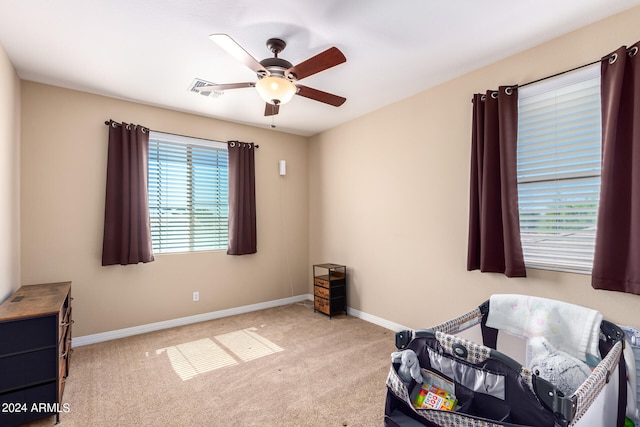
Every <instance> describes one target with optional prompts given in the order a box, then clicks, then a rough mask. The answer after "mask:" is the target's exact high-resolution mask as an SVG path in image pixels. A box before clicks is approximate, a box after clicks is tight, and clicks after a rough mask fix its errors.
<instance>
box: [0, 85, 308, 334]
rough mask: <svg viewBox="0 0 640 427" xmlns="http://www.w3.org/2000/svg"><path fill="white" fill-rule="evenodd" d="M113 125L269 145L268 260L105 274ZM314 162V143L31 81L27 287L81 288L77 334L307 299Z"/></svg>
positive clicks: (26, 127) (263, 253) (165, 265)
mask: <svg viewBox="0 0 640 427" xmlns="http://www.w3.org/2000/svg"><path fill="white" fill-rule="evenodd" d="M108 119H113V120H116V121H124V122H128V123H138V124H142V125H144V126H147V127H149V128H151V129H153V130H158V131H165V132H171V133H177V134H185V135H190V136H195V137H202V138H208V139H215V140H222V141H227V140H231V139H235V140H241V141H251V142H255V143H257V144H259V145H260V148H259V149H258V150H257V152H256V190H257V191H256V192H257V210H258V212H257V214H258V224H257V226H258V253H257V254H254V255H246V256H240V257H234V256H228V255H226V252H225V251H211V252H200V253H187V254H169V255H156V261H155V262H151V263H148V264H139V265H130V266H109V267H102V266H101V251H102V227H103V218H104V193H105V175H106V172H105V171H106V160H107V135H108V128H107V126H105V125H104V121H105V120H108ZM281 159H284V160H287V175H286V176H284V177H280V176H279V174H278V160H281ZM307 159H308V156H307V144H306V138H303V137H298V136H294V135H288V134H284V133H279V132H275V131H272V130H270V129H266V128H265V129H261V128H256V127H249V126H244V125H239V124H232V123H227V122H221V121H217V120H213V119H209V118H205V117H199V116H194V115H190V114H184V113H179V112H174V111H169V110H164V109H160V108H154V107H149V106H144V105H140V104H135V103H131V102H126V101H121V100H116V99H112V98H106V97H101V96H96V95H91V94H88V93H82V92H76V91H71V90H65V89H61V88H57V87H52V86H47V85H42V84H37V83H33V82H26V81H24V82H22V163H21V178H22V211H21V219H22V224H21V225H22V227H21V230H22V259H21V268H22V280H21V282H22V284H33V283H42V282H51V281H62V280H71V281H73V295H74V308H73V311H74V312H73V315H74V319H75V325H74V331H73V332H74V336H75V337H78V336H86V335H90V334H95V333H99V332H105V331H112V330H116V329H121V328H126V327H132V326H139V325H145V324H149V323H153V322H158V321H164V320H170V319H175V318H180V317H185V316H190V315H195V314H200V313H208V312H212V311H217V310H222V309H228V308H234V307H239V306H243V305H248V304H254V303H260V302H266V301H272V300H276V299H281V298H287V297H291V296H297V295H301V294H306V293H307V291H308V289H307V286H308V283H309V277H308V276H307V274H308V269H307V266H308V259H309V258H308V248H309V239H308V230H309V224H308V206H309V203H308V188H309V186H308V173H307ZM2 161H4V159H2ZM3 173H4V172H3ZM3 209H4V208H3ZM1 215H4V213H0V216H1ZM0 224H2V226H3V227H5V226H6V225H5V221H0ZM2 244H4V242H3V243H2ZM0 250H3V249H0ZM193 291H199V292H200V301H199V302H193V301H192V292H193Z"/></svg>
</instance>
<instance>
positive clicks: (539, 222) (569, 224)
mask: <svg viewBox="0 0 640 427" xmlns="http://www.w3.org/2000/svg"><path fill="white" fill-rule="evenodd" d="M601 134H602V132H601V116H600V75H599V67H598V66H597V65H596V66H592V67H589V68H585V69H582V70H580V71H577V72H573V73H568V74H564V75H562V76H560V77H556V78H554V79H550V80H546V81H544V82H542V83H539V84H535V85H530V86H527V87H524V88H521V89H520V90H519V106H518V149H517V153H518V154H517V157H518V164H517V171H518V172H517V173H518V203H519V212H520V235H521V241H522V249H523V252H524V259H525V264H526V266H527V267H531V268H542V269H549V270H561V271H572V272H581V273H587V274H590V273H591V267H592V264H593V250H594V242H595V230H596V216H597V212H598V200H599V194H600V167H601V145H602V141H601Z"/></svg>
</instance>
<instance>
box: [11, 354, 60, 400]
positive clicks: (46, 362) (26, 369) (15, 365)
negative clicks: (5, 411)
mask: <svg viewBox="0 0 640 427" xmlns="http://www.w3.org/2000/svg"><path fill="white" fill-rule="evenodd" d="M56 361H57V357H56V348H55V347H49V348H45V349H42V350H37V351H31V352H28V353H18V354H14V355H12V356H5V357H2V358H0V372H2V375H0V393H3V392H6V391H10V390H12V389H15V388H19V387H23V386H24V385H25V384H38V383H42V382H45V381H52V380H55V378H56V374H57V372H56V370H57V368H58V365H57V363H56Z"/></svg>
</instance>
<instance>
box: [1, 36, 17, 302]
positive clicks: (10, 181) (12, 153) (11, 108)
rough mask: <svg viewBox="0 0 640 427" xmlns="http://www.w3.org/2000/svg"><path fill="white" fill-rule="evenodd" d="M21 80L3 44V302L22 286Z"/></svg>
mask: <svg viewBox="0 0 640 427" xmlns="http://www.w3.org/2000/svg"><path fill="white" fill-rule="evenodd" d="M19 141H20V80H19V79H18V75H17V74H16V72H15V70H14V68H13V65H11V62H9V58H8V57H7V53H6V51H5V50H4V47H3V46H2V44H0V236H2V238H1V239H0V302H2V301H4V300H5V298H6V297H7V296H9V295H10V294H11V293H12V292H13V291H14V290H15V289H17V288H18V286H19V285H20V145H19Z"/></svg>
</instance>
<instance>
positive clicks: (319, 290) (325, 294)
mask: <svg viewBox="0 0 640 427" xmlns="http://www.w3.org/2000/svg"><path fill="white" fill-rule="evenodd" d="M313 295H315V296H317V297H320V298H326V299H329V295H330V292H329V289H328V288H323V287H322V286H317V285H316V286H314V287H313Z"/></svg>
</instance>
